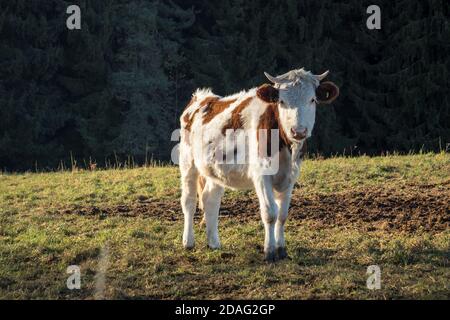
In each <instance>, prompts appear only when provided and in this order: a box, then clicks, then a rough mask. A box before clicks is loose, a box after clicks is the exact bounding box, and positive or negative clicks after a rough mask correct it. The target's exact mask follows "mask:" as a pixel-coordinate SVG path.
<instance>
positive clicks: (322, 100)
mask: <svg viewBox="0 0 450 320" xmlns="http://www.w3.org/2000/svg"><path fill="white" fill-rule="evenodd" d="M338 96H339V87H338V86H337V85H335V84H334V83H333V82H331V81H324V82H321V83H320V85H319V86H318V87H317V89H316V97H317V102H318V103H319V104H329V103H332V102H333V101H334V100H336V98H337V97H338Z"/></svg>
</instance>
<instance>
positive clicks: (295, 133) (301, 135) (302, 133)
mask: <svg viewBox="0 0 450 320" xmlns="http://www.w3.org/2000/svg"><path fill="white" fill-rule="evenodd" d="M291 134H292V138H293V139H294V140H297V141H302V140H304V139H306V137H307V136H308V129H307V128H300V129H294V128H291Z"/></svg>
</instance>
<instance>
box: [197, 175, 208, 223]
mask: <svg viewBox="0 0 450 320" xmlns="http://www.w3.org/2000/svg"><path fill="white" fill-rule="evenodd" d="M205 184H206V179H205V177H203V176H201V175H199V176H198V178H197V196H198V208H199V209H200V211H201V212H202V213H203V217H202V221H201V222H200V225H203V224H205V210H204V206H203V197H202V195H203V189H205Z"/></svg>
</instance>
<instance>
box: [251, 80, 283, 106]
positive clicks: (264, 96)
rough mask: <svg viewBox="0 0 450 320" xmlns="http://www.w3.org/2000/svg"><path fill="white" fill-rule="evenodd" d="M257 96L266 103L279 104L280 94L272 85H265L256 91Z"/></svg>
mask: <svg viewBox="0 0 450 320" xmlns="http://www.w3.org/2000/svg"><path fill="white" fill-rule="evenodd" d="M256 95H257V96H258V98H260V99H261V100H263V101H265V102H269V103H274V102H278V98H279V95H280V93H279V91H278V89H276V88H274V87H273V86H272V85H270V84H263V85H262V86H260V87H259V88H258V90H257V91H256Z"/></svg>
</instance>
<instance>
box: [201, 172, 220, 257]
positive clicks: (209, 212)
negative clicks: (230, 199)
mask: <svg viewBox="0 0 450 320" xmlns="http://www.w3.org/2000/svg"><path fill="white" fill-rule="evenodd" d="M223 193H224V188H223V187H222V186H220V185H218V184H216V183H214V182H213V181H211V180H207V182H206V185H205V189H204V190H203V193H202V202H203V210H204V211H205V222H206V237H207V239H208V246H209V247H210V248H211V249H218V248H220V240H219V230H218V225H219V210H220V201H221V199H222V195H223Z"/></svg>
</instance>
